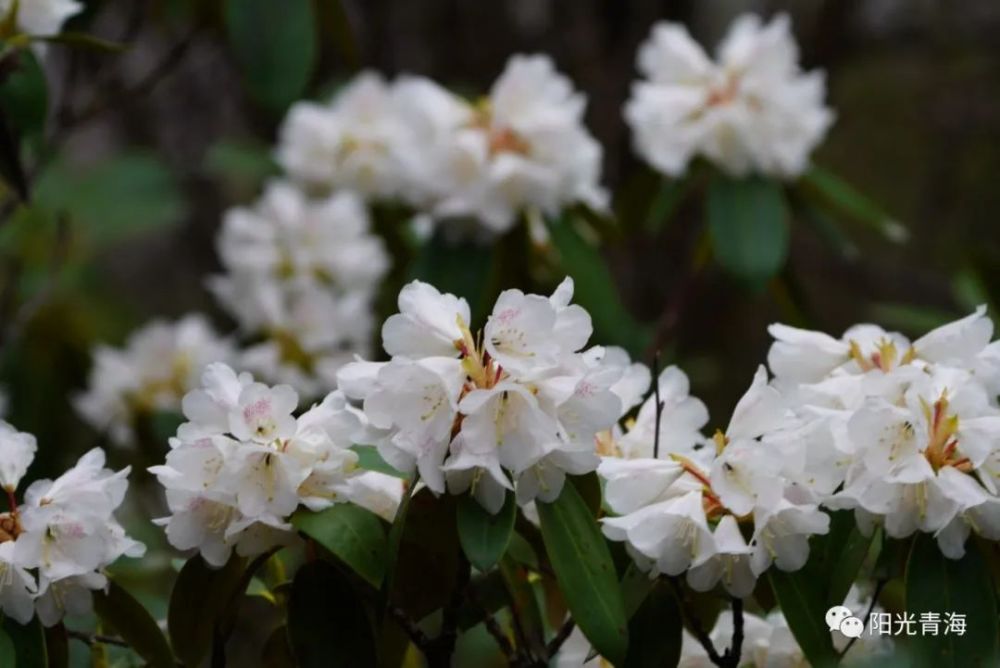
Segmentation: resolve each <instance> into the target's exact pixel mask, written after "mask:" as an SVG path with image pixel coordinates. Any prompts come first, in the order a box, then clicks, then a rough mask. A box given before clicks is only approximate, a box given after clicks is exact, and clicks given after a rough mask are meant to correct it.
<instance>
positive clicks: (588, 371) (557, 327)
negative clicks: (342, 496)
mask: <svg viewBox="0 0 1000 668" xmlns="http://www.w3.org/2000/svg"><path fill="white" fill-rule="evenodd" d="M572 293H573V282H572V281H571V280H568V279H567V280H565V281H563V283H562V284H560V286H559V287H558V288H557V290H556V292H555V293H554V294H553V295H552V296H550V297H543V296H540V295H526V294H524V293H522V292H521V291H519V290H508V291H505V292H503V293H502V294H501V295H500V297H499V298H498V300H497V303H496V305H495V307H494V309H493V313H492V315H490V317H489V319H488V320H487V323H486V326H485V327H484V329H483V330H482V333H481V334H480V335H478V336H473V334H472V331H471V330H470V329H469V325H468V320H469V306H468V304H467V303H466V302H465V300H463V299H459V298H457V297H455V296H454V295H449V294H441V293H440V292H438V291H437V290H436V289H435V288H433V287H432V286H429V285H426V284H424V283H420V282H419V281H414V282H412V283H410V284H409V285H407V286H405V287H404V288H403V290H402V291H401V293H400V296H399V307H400V313H398V314H395V315H393V316H391V317H390V318H389V319H388V320H387V321H386V323H385V326H384V327H383V329H382V336H383V347H384V348H385V350H386V352H387V353H389V354H390V355H392V359H391V360H390V361H389V362H387V363H383V364H376V363H371V362H365V361H361V360H359V361H356V362H354V363H351V364H348V365H346V366H345V367H343V368H342V369H341V371H340V372H339V374H338V379H339V383H340V386H341V387H342V388H344V392H345V394H346V395H347V396H349V397H350V398H352V399H355V400H359V401H361V402H362V405H363V409H364V413H365V416H366V418H367V422H368V434H367V439H368V440H367V441H366V442H369V443H373V444H374V445H376V446H377V447H378V449H379V452H380V453H381V454H382V456H383V457H384V458H385V459H386V461H388V462H389V463H390V464H391V465H392V466H394V467H396V468H398V469H399V470H401V471H404V472H410V471H413V470H414V469H416V470H417V471H418V472H419V474H420V479H421V480H422V481H423V482H424V483H425V484H426V485H427V486H428V487H429V488H430V489H431V490H433V491H434V492H435V493H443V492H444V491H445V490H446V489H447V490H449V491H450V492H451V493H453V494H461V493H465V492H466V491H468V492H469V493H470V494H472V496H474V497H475V498H476V499H477V500H478V501H479V502H480V503H481V504H482V505H483V507H485V508H487V509H488V510H489V511H490V512H494V513H495V512H498V511H499V509H500V508H501V507H502V505H503V502H504V499H505V495H506V493H507V491H508V490H510V489H515V491H516V496H517V501H518V503H520V504H522V505H527V504H530V503H531V502H532V501H533V500H534V499H535V498H539V499H541V500H543V501H553V500H555V498H556V497H558V495H559V493H560V492H561V490H562V488H563V484H564V482H565V477H566V475H567V474H570V475H579V474H584V473H588V472H590V471H593V470H594V469H595V468H596V467H597V464H598V461H599V460H598V457H597V453H596V443H597V439H598V437H599V434H604V433H607V432H608V431H609V430H610V429H611V427H612V426H613V425H614V424H615V422H616V421H617V419H618V418H619V417H620V416H621V414H622V412H623V411H622V400H621V399H620V398H619V396H620V395H619V392H621V393H622V394H626V393H629V392H634V390H629V389H628V388H627V387H625V386H624V385H619V384H620V383H622V381H623V380H624V379H625V378H626V376H627V375H628V374H630V373H631V374H634V373H635V371H632V370H631V365H630V364H629V363H628V360H627V356H625V359H624V361H623V360H622V358H621V356H620V355H617V354H616V355H614V356H613V360H612V361H607V362H606V361H605V356H606V355H605V351H604V350H603V349H597V350H590V351H585V352H582V353H581V352H579V350H580V349H581V348H583V346H584V345H586V342H587V339H588V338H589V336H590V333H591V323H590V316H589V315H588V314H587V313H586V311H584V310H583V309H582V308H580V307H579V306H575V305H572V304H570V300H571V299H572ZM640 382H641V381H640ZM628 383H633V384H634V383H635V381H634V380H633V379H629V380H627V381H625V384H626V385H627V384H628ZM616 387H617V388H618V392H616V391H615V388H616Z"/></svg>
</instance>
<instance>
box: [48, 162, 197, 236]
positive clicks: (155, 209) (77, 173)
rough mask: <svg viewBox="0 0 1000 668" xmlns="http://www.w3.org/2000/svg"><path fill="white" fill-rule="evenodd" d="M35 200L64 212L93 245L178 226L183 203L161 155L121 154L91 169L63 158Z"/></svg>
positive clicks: (51, 167) (51, 168) (90, 166)
mask: <svg viewBox="0 0 1000 668" xmlns="http://www.w3.org/2000/svg"><path fill="white" fill-rule="evenodd" d="M35 197H36V199H37V200H38V202H39V204H41V205H43V206H44V208H45V209H47V210H49V211H53V212H56V211H66V212H68V213H69V214H70V215H71V216H72V217H73V220H74V221H75V222H77V223H79V225H80V227H81V228H82V230H80V232H81V236H82V237H83V238H84V239H85V240H86V241H87V242H89V243H91V244H92V245H95V246H102V245H104V244H108V243H111V242H115V241H118V240H120V239H123V238H126V237H128V236H131V235H133V234H137V233H141V232H145V231H149V230H152V229H157V228H161V227H163V226H165V225H169V224H171V223H177V222H178V221H179V220H180V219H181V218H182V217H183V215H184V200H183V197H182V196H181V193H180V191H179V190H178V188H177V184H176V182H175V181H174V178H173V175H172V174H171V172H170V170H169V169H168V168H167V166H166V165H165V164H164V163H163V162H161V161H160V160H159V159H158V158H157V157H155V156H153V155H150V154H147V153H140V152H131V153H123V154H120V155H117V156H115V157H114V158H111V159H108V160H105V161H103V162H100V163H97V164H94V165H87V166H86V168H82V167H81V166H80V165H75V164H71V163H70V162H68V161H65V160H60V161H58V162H56V163H55V164H53V165H52V166H50V167H49V168H48V169H47V170H45V172H44V173H43V174H42V177H41V179H40V180H39V182H38V185H37V188H36V192H35Z"/></svg>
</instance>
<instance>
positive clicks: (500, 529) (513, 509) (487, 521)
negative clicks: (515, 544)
mask: <svg viewBox="0 0 1000 668" xmlns="http://www.w3.org/2000/svg"><path fill="white" fill-rule="evenodd" d="M516 515H517V502H516V501H515V500H514V494H513V492H508V493H507V497H506V499H505V500H504V504H503V507H502V508H501V509H500V512H498V513H497V514H496V515H492V514H490V512H489V511H487V510H486V509H485V508H483V507H482V506H481V505H479V502H478V501H476V500H475V499H474V498H473V497H472V496H471V495H468V494H466V495H465V496H463V497H461V498H460V499H459V500H458V514H457V522H458V539H459V541H460V542H461V544H462V550H464V551H465V556H466V557H468V559H469V562H470V563H471V564H472V565H473V566H475V567H476V568H478V569H479V570H480V571H484V572H485V571H488V570H489V569H491V568H493V567H494V566H495V565H496V563H497V562H498V561H499V560H500V557H502V556H503V554H504V552H506V551H507V545H508V544H509V543H510V538H511V534H512V533H513V531H514V519H515V517H516Z"/></svg>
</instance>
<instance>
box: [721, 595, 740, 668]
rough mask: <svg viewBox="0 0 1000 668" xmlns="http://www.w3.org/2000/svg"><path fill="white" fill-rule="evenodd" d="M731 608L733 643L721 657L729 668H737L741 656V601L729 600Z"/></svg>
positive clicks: (736, 599)
mask: <svg viewBox="0 0 1000 668" xmlns="http://www.w3.org/2000/svg"><path fill="white" fill-rule="evenodd" d="M730 601H731V602H732V607H733V642H732V643H731V644H730V646H729V648H728V649H727V650H726V652H725V655H724V656H723V657H722V659H723V661H725V662H726V665H727V666H730V668H738V666H739V665H740V656H741V655H742V654H743V599H741V598H737V597H735V596H733V597H732V598H730Z"/></svg>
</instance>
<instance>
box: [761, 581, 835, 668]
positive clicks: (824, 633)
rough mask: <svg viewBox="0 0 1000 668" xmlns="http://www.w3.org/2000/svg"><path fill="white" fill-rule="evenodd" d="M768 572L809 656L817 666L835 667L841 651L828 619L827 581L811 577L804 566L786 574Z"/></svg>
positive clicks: (815, 666)
mask: <svg viewBox="0 0 1000 668" xmlns="http://www.w3.org/2000/svg"><path fill="white" fill-rule="evenodd" d="M768 574H769V577H770V580H771V587H772V589H774V595H775V597H776V598H777V599H778V604H779V606H780V607H781V612H782V613H783V614H784V615H785V619H787V620H788V626H789V628H790V629H791V631H792V634H793V635H794V636H795V640H796V641H797V642H798V643H799V647H801V648H802V653H803V654H805V657H806V659H808V660H809V663H810V664H812V666H813V668H827V667H828V666H835V665H836V664H837V654H836V652H834V649H833V642H832V638H831V636H830V629H829V628H828V627H827V625H826V621H825V616H826V611H827V609H828V607H829V606H827V604H826V600H825V592H824V590H825V589H826V583H825V582H824V581H823V580H822V579H820V578H816V577H811V576H810V575H808V574H807V573H806V572H804V569H803V570H800V571H797V572H794V573H786V572H784V571H781V570H778V569H777V568H772V569H771V570H770V571H768Z"/></svg>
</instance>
